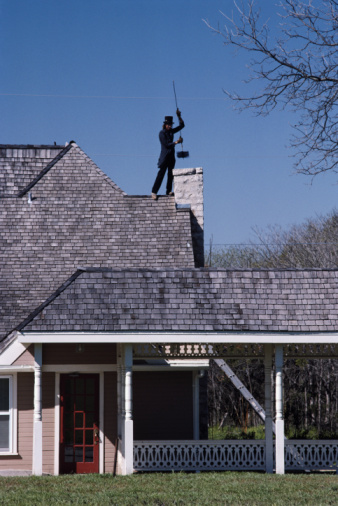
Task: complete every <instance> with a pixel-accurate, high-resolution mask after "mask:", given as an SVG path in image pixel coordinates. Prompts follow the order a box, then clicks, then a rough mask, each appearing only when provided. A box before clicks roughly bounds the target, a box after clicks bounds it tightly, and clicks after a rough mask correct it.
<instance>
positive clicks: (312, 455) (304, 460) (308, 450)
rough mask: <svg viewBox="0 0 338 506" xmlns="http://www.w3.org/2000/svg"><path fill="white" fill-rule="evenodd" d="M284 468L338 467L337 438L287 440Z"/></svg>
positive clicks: (335, 468)
mask: <svg viewBox="0 0 338 506" xmlns="http://www.w3.org/2000/svg"><path fill="white" fill-rule="evenodd" d="M285 469H287V470H288V471H296V470H310V471H311V470H336V471H337V469H338V440H329V441H323V440H322V441H315V440H313V441H308V440H294V441H293V440H291V441H290V440H289V441H287V442H286V447H285Z"/></svg>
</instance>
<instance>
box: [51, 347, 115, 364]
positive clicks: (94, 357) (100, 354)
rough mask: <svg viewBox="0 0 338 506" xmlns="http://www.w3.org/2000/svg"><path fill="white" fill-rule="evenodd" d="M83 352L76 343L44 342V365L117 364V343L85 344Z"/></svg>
mask: <svg viewBox="0 0 338 506" xmlns="http://www.w3.org/2000/svg"><path fill="white" fill-rule="evenodd" d="M83 349H84V351H83V353H77V352H76V344H44V345H43V347H42V352H43V355H42V361H43V364H44V365H55V364H85V365H90V364H116V345H115V344H95V343H92V344H84V345H83Z"/></svg>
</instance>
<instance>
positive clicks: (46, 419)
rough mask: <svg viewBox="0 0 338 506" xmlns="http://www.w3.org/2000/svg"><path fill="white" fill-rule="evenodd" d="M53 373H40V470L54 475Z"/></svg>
mask: <svg viewBox="0 0 338 506" xmlns="http://www.w3.org/2000/svg"><path fill="white" fill-rule="evenodd" d="M54 403H55V373H51V372H48V373H46V372H44V373H42V448H43V453H42V470H43V472H44V473H48V474H54V414H55V409H54Z"/></svg>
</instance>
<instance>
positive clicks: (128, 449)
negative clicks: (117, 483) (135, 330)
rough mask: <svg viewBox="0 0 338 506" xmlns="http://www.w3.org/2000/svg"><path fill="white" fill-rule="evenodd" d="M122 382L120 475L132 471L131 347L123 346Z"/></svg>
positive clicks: (128, 345) (129, 345)
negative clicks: (122, 459) (121, 462)
mask: <svg viewBox="0 0 338 506" xmlns="http://www.w3.org/2000/svg"><path fill="white" fill-rule="evenodd" d="M122 355H123V365H122V380H123V391H124V406H123V413H122V415H123V434H122V437H123V443H122V444H123V457H124V462H123V469H122V474H132V473H133V471H134V427H133V372H132V368H133V346H132V345H131V344H126V345H124V346H123V354H122Z"/></svg>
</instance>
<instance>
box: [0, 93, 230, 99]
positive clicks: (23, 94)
mask: <svg viewBox="0 0 338 506" xmlns="http://www.w3.org/2000/svg"><path fill="white" fill-rule="evenodd" d="M0 96H2V97H44V98H101V99H114V100H172V99H173V98H172V97H137V96H136V97H133V96H124V95H58V94H51V93H0ZM180 100H216V101H218V100H222V101H225V100H227V98H222V97H180Z"/></svg>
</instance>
